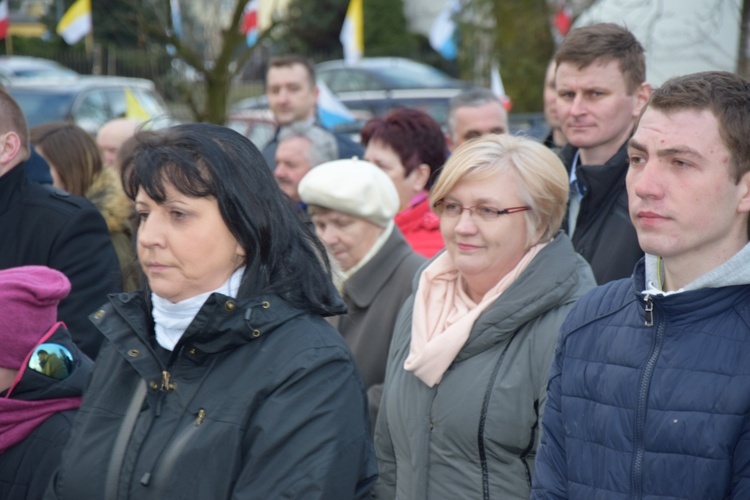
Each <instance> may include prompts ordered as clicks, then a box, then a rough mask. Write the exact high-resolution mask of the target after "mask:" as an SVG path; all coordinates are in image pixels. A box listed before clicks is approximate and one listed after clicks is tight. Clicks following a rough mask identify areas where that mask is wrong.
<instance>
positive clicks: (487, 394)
mask: <svg viewBox="0 0 750 500" xmlns="http://www.w3.org/2000/svg"><path fill="white" fill-rule="evenodd" d="M516 335H518V330H516V331H515V332H513V335H512V336H511V337H510V339H508V343H507V344H505V347H504V348H503V352H502V353H501V354H500V357H499V358H498V360H497V363H495V368H493V370H492V375H491V376H490V380H489V382H488V384H487V388H486V389H485V391H484V401H482V411H481V413H480V415H479V431H478V432H477V450H478V451H479V463H480V466H481V469H482V499H483V500H490V473H489V467H488V466H487V450H486V449H485V446H484V429H485V425H486V422H487V412H488V410H489V407H490V399H491V397H492V388H493V387H494V386H495V380H496V379H497V374H498V373H499V372H500V365H502V364H503V360H504V359H505V354H506V353H507V352H508V349H509V348H510V344H511V343H512V342H513V339H515V338H516ZM519 458H520V459H521V461H522V462H523V464H524V466H525V467H526V479H527V480H528V482H529V487H531V474H530V471H529V468H528V464H527V463H526V457H525V456H523V455H522V456H520V457H519Z"/></svg>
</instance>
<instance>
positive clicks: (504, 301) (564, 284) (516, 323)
mask: <svg viewBox="0 0 750 500" xmlns="http://www.w3.org/2000/svg"><path fill="white" fill-rule="evenodd" d="M595 286H596V281H595V280H594V275H593V273H592V272H591V268H590V267H589V265H588V263H586V261H585V260H584V259H583V257H581V256H580V255H578V254H577V253H576V252H575V250H573V245H572V244H571V242H570V239H569V238H568V236H567V235H566V234H565V233H563V232H562V231H560V232H558V233H557V235H556V236H555V237H554V238H553V239H552V241H551V242H550V243H549V244H548V245H547V246H546V247H544V248H543V249H542V250H541V251H540V252H539V253H538V254H537V256H536V257H534V260H532V261H531V263H530V264H529V265H528V267H527V268H526V269H525V270H524V271H523V272H522V273H521V275H520V276H519V277H518V279H517V280H516V281H515V282H513V284H512V285H511V286H510V287H509V288H508V289H507V290H506V291H505V292H504V293H503V294H502V295H501V296H500V297H499V298H498V299H497V300H496V301H495V302H494V303H493V304H491V305H490V306H489V307H488V308H487V310H486V311H484V312H483V313H482V314H481V315H480V316H479V318H477V320H476V322H475V323H474V326H473V327H472V329H471V334H470V335H469V339H468V340H467V341H466V344H465V345H464V347H463V349H462V350H461V352H460V353H459V355H458V356H457V357H456V360H457V361H459V360H461V359H464V358H468V357H471V356H474V355H475V354H477V353H479V352H482V351H485V350H487V349H490V348H491V347H493V346H495V345H497V344H498V343H500V342H503V340H504V337H506V336H510V335H513V334H514V332H516V331H517V330H519V328H520V327H521V326H523V325H524V324H526V323H528V322H530V321H533V320H535V319H536V318H538V317H540V316H541V315H543V314H545V313H547V312H548V311H551V310H553V309H556V308H558V307H561V306H565V305H569V304H572V303H573V302H575V301H576V300H578V298H579V297H581V295H583V294H584V293H585V292H586V291H588V290H589V289H591V288H593V287H595Z"/></svg>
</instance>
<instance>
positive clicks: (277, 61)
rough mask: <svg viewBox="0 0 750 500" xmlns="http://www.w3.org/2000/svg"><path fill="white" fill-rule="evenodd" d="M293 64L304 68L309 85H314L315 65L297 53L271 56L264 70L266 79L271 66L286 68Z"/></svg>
mask: <svg viewBox="0 0 750 500" xmlns="http://www.w3.org/2000/svg"><path fill="white" fill-rule="evenodd" d="M295 64H299V65H300V66H302V67H303V68H304V69H305V72H306V73H307V80H308V83H309V84H310V86H311V87H315V85H316V83H315V66H314V65H313V63H312V61H311V60H310V59H308V58H306V57H304V56H298V55H287V56H279V57H272V58H271V60H270V61H269V62H268V70H267V71H266V80H268V71H270V70H271V68H286V67H289V66H294V65H295Z"/></svg>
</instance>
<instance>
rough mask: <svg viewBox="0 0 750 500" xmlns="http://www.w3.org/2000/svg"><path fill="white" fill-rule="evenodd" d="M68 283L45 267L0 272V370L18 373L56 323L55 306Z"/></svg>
mask: <svg viewBox="0 0 750 500" xmlns="http://www.w3.org/2000/svg"><path fill="white" fill-rule="evenodd" d="M69 292H70V281H68V278H67V277H66V276H65V275H64V274H63V273H61V272H60V271H56V270H55V269H50V268H49V267H45V266H24V267H13V268H10V269H5V270H3V271H0V367H2V368H9V369H11V370H18V369H19V368H20V367H21V365H22V364H23V362H24V360H25V359H26V356H27V355H28V354H29V352H31V350H32V349H33V348H34V347H35V346H36V345H37V343H39V341H40V340H41V338H42V337H43V336H44V334H45V333H47V331H48V330H49V329H50V328H51V327H52V325H54V324H55V322H56V321H57V304H58V303H59V302H60V300H62V299H63V298H65V297H67V295H68V293H69Z"/></svg>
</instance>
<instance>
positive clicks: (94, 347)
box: [0, 90, 122, 358]
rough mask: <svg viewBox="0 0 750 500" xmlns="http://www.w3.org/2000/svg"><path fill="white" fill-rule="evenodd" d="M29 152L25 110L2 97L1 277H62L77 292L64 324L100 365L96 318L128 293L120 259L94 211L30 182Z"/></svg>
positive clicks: (67, 302)
mask: <svg viewBox="0 0 750 500" xmlns="http://www.w3.org/2000/svg"><path fill="white" fill-rule="evenodd" d="M29 147H30V146H29V132H28V127H27V125H26V119H25V118H24V116H23V113H22V111H21V109H20V108H19V106H18V104H17V103H16V102H15V101H14V100H13V98H12V97H11V96H10V95H9V94H8V93H7V92H5V91H2V90H0V269H7V268H10V267H17V266H26V265H44V266H48V267H51V268H53V269H57V270H58V271H62V272H63V273H64V274H65V275H66V276H67V277H68V279H69V280H70V283H71V285H72V290H71V292H70V295H69V296H68V297H67V298H65V299H64V300H63V301H62V302H61V303H60V320H61V321H64V322H65V324H66V325H67V327H68V329H69V330H70V332H71V334H72V336H73V340H75V342H76V343H77V344H78V346H79V347H80V348H81V349H82V350H83V351H84V352H85V353H86V355H88V356H89V357H91V358H94V357H96V355H97V353H98V352H99V345H100V344H101V342H102V338H103V337H102V336H101V334H100V333H99V332H98V331H97V330H96V328H95V327H94V325H93V323H91V321H89V319H88V315H89V314H90V313H92V312H94V311H96V310H97V308H98V307H99V306H100V305H101V304H102V303H104V302H105V301H106V300H107V294H108V293H112V292H119V291H120V290H122V278H121V276H120V264H119V262H118V260H117V254H116V253H115V249H114V247H113V246H112V240H111V239H110V236H109V231H108V230H107V224H106V223H105V222H104V219H103V218H102V216H101V214H100V213H99V211H98V210H97V209H96V208H95V207H94V206H93V205H92V204H91V203H89V202H88V201H87V200H85V199H83V198H78V197H76V196H71V195H69V194H68V193H66V192H65V191H62V190H59V189H55V188H52V187H43V186H41V185H40V184H37V183H36V182H33V181H31V180H29V179H28V178H27V177H26V161H27V159H28V157H29ZM2 327H3V324H2V321H1V320H0V328H2Z"/></svg>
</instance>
